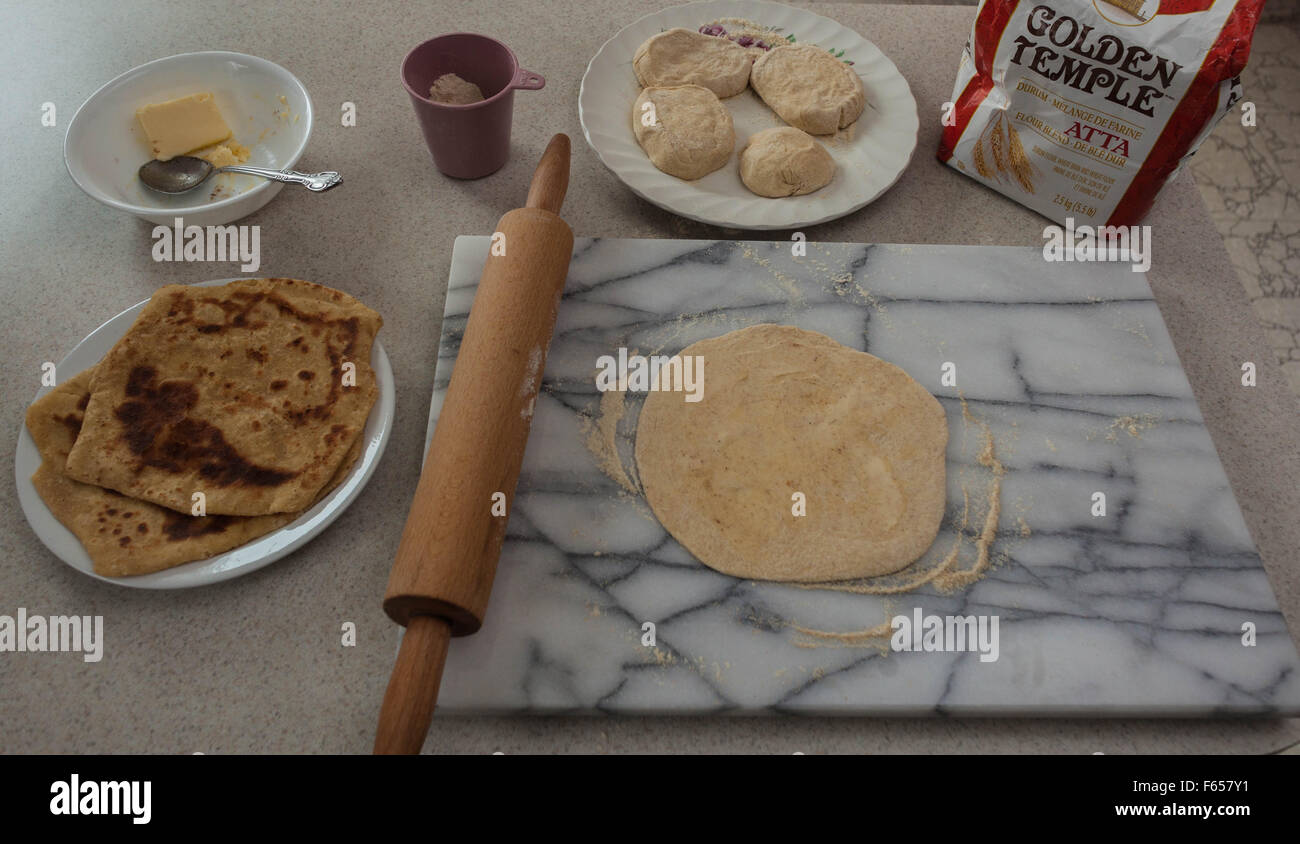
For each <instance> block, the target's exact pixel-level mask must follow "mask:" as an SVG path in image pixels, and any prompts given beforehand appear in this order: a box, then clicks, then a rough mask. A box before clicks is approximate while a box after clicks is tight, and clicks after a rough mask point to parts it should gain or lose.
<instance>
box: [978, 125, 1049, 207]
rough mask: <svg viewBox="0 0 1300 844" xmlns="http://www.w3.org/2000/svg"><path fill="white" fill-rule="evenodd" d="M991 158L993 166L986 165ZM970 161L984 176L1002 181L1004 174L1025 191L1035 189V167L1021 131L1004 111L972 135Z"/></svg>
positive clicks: (1029, 191)
mask: <svg viewBox="0 0 1300 844" xmlns="http://www.w3.org/2000/svg"><path fill="white" fill-rule="evenodd" d="M986 150H987V153H986ZM990 160H991V161H992V166H989V163H990ZM971 163H972V164H974V165H975V172H976V173H979V174H980V176H982V177H983V178H985V179H989V180H991V181H995V182H999V183H1001V182H1002V181H1003V179H1004V177H1007V178H1009V179H1012V180H1014V181H1015V182H1016V183H1017V184H1019V185H1020V187H1021V188H1022V189H1023V190H1024V191H1025V193H1031V194H1032V193H1033V192H1034V179H1035V178H1036V176H1037V171H1036V168H1035V167H1034V165H1033V163H1032V162H1031V161H1030V160H1029V156H1028V155H1026V154H1025V146H1024V144H1022V143H1021V142H1020V133H1019V132H1017V131H1016V127H1015V126H1012V125H1011V121H1010V120H1008V119H1007V116H1006V115H1005V114H999V115H998V116H997V117H995V118H993V119H992V120H990V121H989V124H988V126H986V127H984V131H983V132H981V133H980V134H979V136H978V137H977V138H975V144H974V146H973V147H972V148H971Z"/></svg>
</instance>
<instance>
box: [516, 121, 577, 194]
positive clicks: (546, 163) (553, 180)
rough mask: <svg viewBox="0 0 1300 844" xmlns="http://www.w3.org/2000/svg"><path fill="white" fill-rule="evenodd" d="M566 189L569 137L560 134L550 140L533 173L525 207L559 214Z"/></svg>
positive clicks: (567, 183) (567, 182) (567, 187)
mask: <svg viewBox="0 0 1300 844" xmlns="http://www.w3.org/2000/svg"><path fill="white" fill-rule="evenodd" d="M568 189H569V136H568V135H565V134H563V133H561V134H558V135H556V136H555V137H553V138H551V142H550V143H549V144H547V145H546V151H545V152H543V153H542V160H541V161H539V162H538V163H537V169H536V170H534V171H533V183H532V184H531V185H529V187H528V201H527V202H526V203H525V205H526V207H528V208H544V209H545V210H547V211H550V212H551V213H552V214H559V213H560V206H562V205H563V204H564V194H565V193H566V192H567V191H568Z"/></svg>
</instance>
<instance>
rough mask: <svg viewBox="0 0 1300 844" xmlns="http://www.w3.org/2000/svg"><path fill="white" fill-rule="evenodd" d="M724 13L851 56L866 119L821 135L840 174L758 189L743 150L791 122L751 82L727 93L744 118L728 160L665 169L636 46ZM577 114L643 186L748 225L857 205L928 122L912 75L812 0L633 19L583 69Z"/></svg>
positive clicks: (728, 0)
mask: <svg viewBox="0 0 1300 844" xmlns="http://www.w3.org/2000/svg"><path fill="white" fill-rule="evenodd" d="M719 18H743V19H745V20H751V21H754V22H756V23H760V24H763V25H765V26H768V27H773V28H780V29H781V31H782V32H783V33H785V34H793V35H794V36H795V39H796V42H797V43H801V44H802V43H812V44H817V45H819V46H821V47H825V48H827V49H834V50H835V51H836V52H837V53H838V51H839V50H843V51H844V54H843V58H844V59H848V60H852V61H853V62H854V64H853V65H852V67H853V70H854V71H855V72H856V73H857V74H858V76H859V77H861V79H862V84H863V86H864V87H865V88H866V92H867V108H866V110H865V111H864V112H863V113H862V117H860V118H858V121H857V123H855V124H854V125H853V126H851V127H849V129H846V130H843V131H841V132H840V133H839V134H838V135H834V136H828V137H824V138H818V141H820V142H821V143H822V145H823V146H825V147H826V149H827V151H829V152H830V154H831V156H832V157H833V158H834V159H835V164H836V171H835V178H834V180H833V181H832V182H831V183H830V184H829V185H827V186H826V187H824V188H822V189H821V190H819V191H817V192H816V193H812V194H808V195H806V196H795V197H783V198H780V199H771V198H767V197H761V196H756V195H755V194H753V193H750V192H749V189H748V188H746V187H745V185H744V184H743V183H742V182H741V181H740V165H739V163H738V158H737V157H738V155H739V153H740V150H741V149H743V148H744V146H745V143H746V142H747V141H748V140H749V136H750V135H752V134H754V133H755V132H757V131H759V130H762V129H768V128H771V127H773V126H784V125H785V123H784V122H783V121H782V120H781V119H780V118H779V117H777V116H776V115H775V114H774V113H773V112H772V110H771V109H769V108H768V107H767V106H766V105H765V104H764V103H763V101H762V100H760V99H759V98H758V95H757V94H755V93H754V92H753V90H752V89H746V90H745V91H744V92H743V93H741V94H737V95H736V96H734V97H730V98H728V99H725V100H723V101H722V102H723V103H724V104H725V105H726V106H727V108H728V109H729V110H730V111H731V115H732V118H733V120H734V122H735V125H736V153H735V154H733V155H732V158H731V161H730V162H729V163H728V164H727V166H725V167H723V168H722V169H720V170H716V171H714V172H712V173H710V174H709V175H707V176H705V177H704V178H702V179H697V180H696V181H693V182H688V181H684V180H682V179H678V178H675V177H673V176H669V175H668V174H667V173H662V172H660V171H659V170H657V169H656V168H655V166H654V165H653V164H651V163H650V159H648V158H647V157H646V154H645V152H644V151H643V150H642V149H641V147H640V145H638V144H637V142H636V137H635V136H634V135H633V134H632V105H633V103H635V102H636V98H637V95H638V94H640V91H641V88H640V85H638V84H637V81H636V75H635V74H634V73H633V72H632V55H633V54H634V53H635V52H636V48H637V47H639V46H640V45H641V43H642V42H643V41H645V40H646V39H647V38H649V37H650V36H652V35H654V34H656V33H658V32H661V31H663V30H666V29H672V28H673V27H676V26H680V27H685V28H687V29H691V30H698V29H699V28H700V27H701V26H702V25H704V24H706V23H710V22H712V21H714V20H718V19H719ZM578 117H579V119H580V120H581V121H582V131H583V134H585V135H586V137H587V143H589V144H591V147H592V149H594V150H595V151H596V154H597V155H599V156H600V160H601V161H603V162H604V163H605V166H606V167H608V168H609V169H610V170H612V171H614V174H615V175H616V176H618V177H619V179H621V180H622V181H623V183H624V184H626V185H627V186H628V187H629V188H631V189H632V191H633V192H634V193H636V194H637V195H638V196H641V197H642V198H644V199H647V200H649V201H650V202H653V203H654V204H655V205H658V206H660V207H661V208H665V209H667V210H669V211H672V212H673V213H675V214H680V215H681V216H683V217H689V218H690V219H692V220H699V221H701V222H704V223H712V224H713V225H718V226H729V227H732V228H740V229H787V228H795V227H798V226H807V225H813V224H815V223H824V222H826V221H827V220H834V219H836V218H838V217H843V216H844V215H845V214H850V213H852V212H854V211H856V210H858V209H859V208H862V207H863V206H864V205H866V204H868V203H869V202H871V201H872V200H873V199H875V198H876V197H878V196H880V195H881V194H882V193H884V192H885V191H886V190H888V189H889V187H890V186H891V185H893V184H894V182H896V181H898V177H899V176H901V175H902V174H903V170H904V169H906V168H907V163H908V162H909V161H910V160H911V158H912V152H913V150H915V149H916V136H917V130H918V128H919V126H920V123H919V121H918V119H917V113H916V100H915V99H914V98H913V97H912V90H911V88H909V87H908V84H907V80H906V79H904V78H903V76H902V74H900V73H899V72H898V68H896V67H894V63H893V62H891V61H890V60H889V58H888V57H887V56H886V55H885V54H884V53H882V52H881V51H880V49H879V48H878V47H876V45H875V44H872V43H871V42H870V41H868V40H866V39H865V38H863V37H862V36H861V35H859V34H858V33H856V32H854V31H853V30H851V29H848V28H847V27H845V26H842V25H841V24H839V23H836V22H835V21H833V20H831V19H829V18H824V17H822V16H821V15H815V14H813V13H812V12H807V11H804V10H803V9H795V8H792V7H790V6H783V5H780V4H779V3H765V2H757V0H709V2H703V3H690V4H687V5H685V6H674V7H672V8H669V9H664V10H662V11H659V12H655V13H653V14H650V15H646V16H645V17H643V18H641V19H640V20H638V21H636V22H635V23H632V24H629V25H628V26H625V27H624V28H623V29H622V30H620V31H619V32H618V34H617V35H615V36H614V37H613V38H611V39H609V40H608V41H606V42H605V45H604V46H603V47H601V48H600V50H598V51H597V52H596V55H595V57H594V58H592V60H591V62H590V64H588V65H587V72H586V73H585V74H583V77H582V88H581V91H580V92H579V94H578Z"/></svg>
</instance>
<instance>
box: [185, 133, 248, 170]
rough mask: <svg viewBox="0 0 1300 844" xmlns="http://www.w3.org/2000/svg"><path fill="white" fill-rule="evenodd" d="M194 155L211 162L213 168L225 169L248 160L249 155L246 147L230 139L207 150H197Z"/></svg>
mask: <svg viewBox="0 0 1300 844" xmlns="http://www.w3.org/2000/svg"><path fill="white" fill-rule="evenodd" d="M194 155H196V156H197V157H199V158H202V159H205V160H207V161H210V162H212V166H213V167H226V166H229V165H231V164H243V163H244V162H245V161H247V160H248V155H249V153H248V147H246V146H244V145H243V144H241V143H239V142H238V141H236V140H233V139H231V140H226V141H223V142H222V143H219V144H217V145H215V146H211V147H208V148H207V149H201V150H198V151H196V152H195V153H194Z"/></svg>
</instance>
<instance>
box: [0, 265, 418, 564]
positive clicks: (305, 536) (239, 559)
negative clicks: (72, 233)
mask: <svg viewBox="0 0 1300 844" xmlns="http://www.w3.org/2000/svg"><path fill="white" fill-rule="evenodd" d="M235 280H236V279H231V278H227V279H220V280H218V281H205V282H202V283H201V284H202V286H204V287H211V286H213V285H217V284H226V283H227V282H231V281H235ZM147 301H148V300H145V302H140V303H139V304H136V305H133V306H132V307H130V308H127V309H126V310H125V311H122V313H120V314H118V315H117V316H115V317H113V318H112V319H110V320H109V321H108V322H106V323H104V324H103V325H101V326H100V327H99V328H96V329H95V330H94V331H92V332H91V333H90V336H88V337H87V338H86V339H84V340H82V341H81V342H80V343H78V344H77V347H76V348H75V349H73V350H72V351H71V352H70V353H68V356H67V357H65V358H64V359H63V360H62V362H60V363H59V365H58V367H57V370H56V371H57V372H59V373H67V377H71V376H72V375H75V374H77V373H78V372H82V371H83V370H85V369H88V368H90V367H92V366H94V365H95V364H97V363H99V361H100V360H101V359H102V358H103V357H104V355H105V354H106V353H107V352H108V350H109V349H111V348H112V347H113V344H114V343H116V342H117V341H118V340H119V339H121V337H122V335H124V334H125V333H126V331H127V329H128V328H130V327H131V323H133V322H134V321H135V318H136V315H137V314H139V313H140V309H141V308H143V307H144V306H145V303H146V302H147ZM370 365H371V367H373V368H374V370H375V378H376V380H377V381H378V384H379V397H378V399H376V401H375V406H374V407H373V408H371V410H370V418H369V419H367V420H366V427H365V430H364V431H363V432H362V434H361V436H362V437H363V441H364V446H363V448H362V451H361V455H360V457H358V458H357V462H356V463H355V464H353V466H352V471H351V472H349V473H348V476H347V477H346V478H344V479H343V482H342V483H341V484H339V485H338V486H337V487H335V488H334V491H333V492H331V493H330V494H329V495H327V496H325V497H324V498H322V499H321V500H320V501H318V502H316V504H315V505H314V506H313V507H312V508H311V509H310V510H308V511H307V512H305V513H303V514H302V515H301V516H299V517H298V518H297V519H295V520H294V521H292V522H290V523H289V524H287V525H285V526H284V527H282V528H280V529H279V530H276V531H272V532H271V533H268V534H266V535H265V536H260V537H258V538H257V539H254V540H253V541H251V542H248V543H246V544H244V545H241V546H239V547H238V548H234V549H232V550H230V551H227V552H225V553H224V554H218V555H217V556H215V557H209V558H207V559H206V560H195V561H194V562H191V563H184V564H182V565H179V566H176V567H175V568H170V569H164V570H163V571H159V572H154V573H152V574H142V575H139V576H136V577H104V576H102V575H98V574H96V573H95V569H94V566H93V565H92V564H91V561H90V555H88V554H87V553H86V549H85V548H84V547H82V545H81V542H80V541H78V539H77V537H76V536H74V535H73V533H72V531H70V530H68V529H67V528H66V527H64V526H63V524H62V523H61V522H60V521H59V520H58V519H56V518H54V514H53V513H51V512H50V509H49V508H48V507H46V506H45V502H44V501H42V500H41V497H40V495H39V494H37V492H36V487H34V486H33V485H32V474H33V473H34V472H35V471H36V470H37V468H38V467H39V466H40V464H41V455H40V452H38V451H37V450H36V442H35V441H34V440H33V439H32V435H31V433H30V432H29V431H28V430H27V426H26V425H23V427H22V432H21V433H20V434H19V437H18V453H17V455H16V456H15V457H14V475H15V476H16V479H17V482H18V500H19V502H20V503H21V504H22V508H23V513H24V514H25V515H26V516H27V521H28V522H29V523H30V524H31V526H32V530H34V531H36V535H37V536H39V537H40V539H41V541H42V542H44V543H45V547H46V548H49V549H50V550H51V551H53V552H54V555H55V556H57V557H58V558H59V559H61V560H63V561H64V562H65V563H67V564H68V565H70V566H72V567H73V568H74V569H76V570H77V571H80V572H83V573H85V574H88V575H90V576H91V577H93V578H95V579H97V580H103V581H105V582H107V583H116V584H117V585H119V586H133V587H136V588H138V589H186V588H189V587H191V586H204V585H206V584H209V583H218V582H220V581H222V580H229V579H231V578H232V577H239V576H240V575H243V574H248V573H249V572H252V571H256V570H257V569H260V568H262V567H263V566H265V565H268V564H270V563H273V562H275V561H276V560H278V559H280V558H281V557H283V556H284V555H286V554H288V553H290V552H292V551H295V550H297V549H298V548H301V547H302V546H303V545H305V544H306V543H307V542H308V541H309V540H311V538H312V537H314V536H316V534H318V533H320V532H321V531H323V530H324V529H325V528H326V527H328V526H329V524H330V523H331V522H333V521H334V520H335V519H337V518H338V517H339V516H340V515H341V514H342V513H343V511H344V510H346V509H347V508H348V505H350V504H351V503H352V501H353V500H354V499H355V498H356V497H357V495H359V494H360V493H361V490H362V489H364V488H365V486H366V483H367V482H368V481H369V480H370V476H371V475H372V474H374V471H375V467H376V466H378V465H379V458H380V457H382V456H383V453H384V447H385V446H387V445H388V435H389V433H390V431H391V429H392V426H393V408H394V404H395V390H394V386H393V370H392V368H391V367H390V366H389V364H388V353H387V352H385V351H384V346H383V344H382V343H380V342H379V339H378V338H376V339H375V342H374V345H373V346H372V347H371V350H370ZM51 389H53V388H52V387H43V388H42V389H41V391H40V392H39V393H37V394H36V398H38V399H39V398H40V397H41V396H43V395H45V394H46V393H48V392H49V391H50V390H51Z"/></svg>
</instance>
